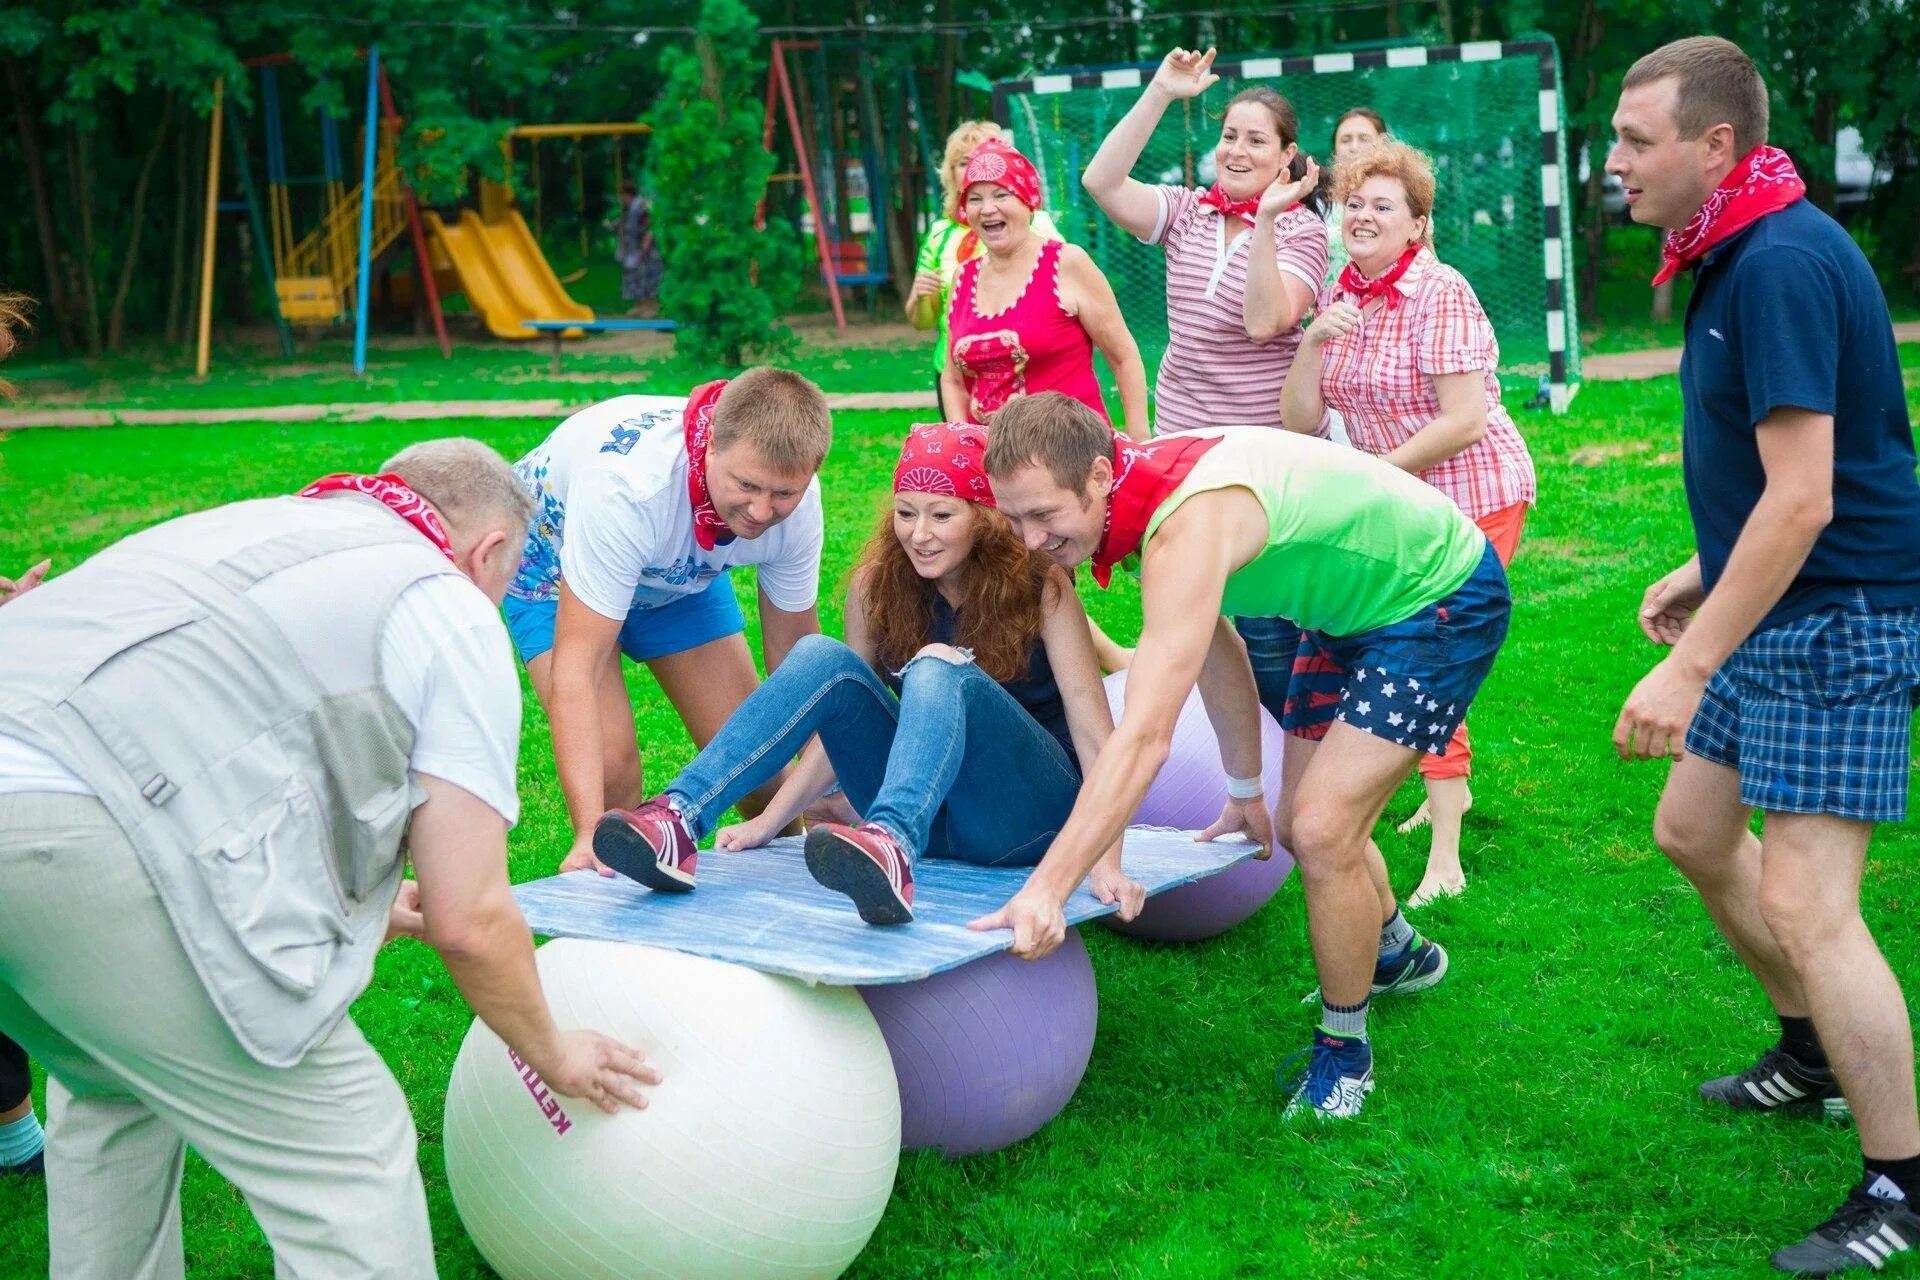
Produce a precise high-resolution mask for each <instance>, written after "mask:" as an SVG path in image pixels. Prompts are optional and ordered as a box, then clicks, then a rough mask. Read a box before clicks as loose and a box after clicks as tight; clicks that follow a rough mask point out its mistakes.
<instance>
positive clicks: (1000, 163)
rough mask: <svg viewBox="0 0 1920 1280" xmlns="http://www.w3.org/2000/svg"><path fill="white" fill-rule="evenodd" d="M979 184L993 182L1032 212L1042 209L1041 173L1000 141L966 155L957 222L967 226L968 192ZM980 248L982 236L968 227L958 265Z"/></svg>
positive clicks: (989, 139) (991, 141)
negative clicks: (1032, 210)
mask: <svg viewBox="0 0 1920 1280" xmlns="http://www.w3.org/2000/svg"><path fill="white" fill-rule="evenodd" d="M976 182H992V183H997V184H999V185H1000V186H1003V187H1005V188H1006V189H1007V190H1009V191H1011V192H1013V194H1014V198H1015V199H1017V200H1018V201H1020V203H1021V204H1024V205H1025V206H1027V208H1029V209H1038V208H1039V207H1040V172H1039V170H1037V169H1035V168H1034V167H1033V161H1031V160H1029V159H1027V158H1026V157H1025V156H1023V155H1021V154H1020V153H1019V152H1018V151H1015V150H1014V149H1013V148H1012V147H1010V146H1008V145H1007V144H1006V143H1005V142H1003V141H1002V140H1000V139H999V138H988V139H987V140H986V141H985V142H983V143H981V144H980V145H979V146H977V147H975V148H974V149H973V150H972V151H971V152H969V153H968V154H967V167H966V170H965V172H963V173H962V174H961V175H960V208H959V209H958V211H957V212H956V213H955V216H954V219H953V220H954V221H955V222H958V223H961V224H962V225H967V188H968V187H971V186H972V185H973V184H974V183H976ZM979 246H980V233H979V232H977V231H975V230H973V228H972V227H971V226H970V225H967V234H966V235H964V236H962V237H960V250H959V254H958V256H957V258H956V260H957V261H959V262H966V261H968V260H970V259H971V258H972V257H973V255H974V251H975V250H976V249H978V248H979Z"/></svg>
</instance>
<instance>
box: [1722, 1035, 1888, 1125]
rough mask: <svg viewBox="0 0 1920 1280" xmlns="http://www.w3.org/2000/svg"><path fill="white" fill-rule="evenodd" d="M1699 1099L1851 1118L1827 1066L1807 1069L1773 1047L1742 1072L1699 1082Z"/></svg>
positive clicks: (1755, 1108)
mask: <svg viewBox="0 0 1920 1280" xmlns="http://www.w3.org/2000/svg"><path fill="white" fill-rule="evenodd" d="M1700 1096H1701V1097H1703V1098H1705V1099H1706V1100H1707V1101H1709V1102H1724V1103H1725V1104H1726V1105H1728V1106H1729V1107H1732V1108H1733V1109H1734V1110H1735V1111H1811V1110H1813V1109H1815V1108H1819V1109H1820V1110H1821V1111H1822V1112H1824V1113H1825V1115H1826V1116H1827V1117H1828V1118H1829V1119H1833V1120H1845V1119H1846V1118H1847V1117H1848V1116H1850V1115H1852V1114H1853V1113H1852V1111H1851V1110H1850V1109H1849V1108H1848V1106H1847V1099H1846V1097H1845V1095H1843V1094H1842V1093H1841V1092H1840V1082H1839V1081H1838V1080H1836V1079H1834V1077H1833V1071H1832V1070H1831V1069H1830V1068H1827V1067H1810V1066H1808V1065H1807V1064H1806V1063H1804V1062H1801V1061H1800V1060H1799V1059H1798V1058H1796V1057H1794V1056H1793V1055H1792V1054H1790V1053H1788V1052H1787V1051H1786V1050H1785V1049H1783V1048H1781V1047H1780V1046H1779V1045H1774V1046H1773V1047H1772V1048H1771V1049H1768V1050H1767V1051H1766V1052H1765V1053H1763V1054H1761V1055H1760V1061H1758V1062H1756V1063H1754V1064H1753V1065H1752V1066H1750V1067H1748V1068H1747V1069H1746V1070H1745V1071H1741V1072H1737V1073H1735V1074H1734V1075H1730V1076H1716V1077H1715V1078H1713V1079H1712V1080H1707V1081H1704V1082H1702V1084H1701V1085H1700Z"/></svg>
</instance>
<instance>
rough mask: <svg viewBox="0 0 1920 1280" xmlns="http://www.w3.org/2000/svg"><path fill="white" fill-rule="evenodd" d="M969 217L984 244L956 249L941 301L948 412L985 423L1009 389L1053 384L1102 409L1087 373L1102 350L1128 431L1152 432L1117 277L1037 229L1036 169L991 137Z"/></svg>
mask: <svg viewBox="0 0 1920 1280" xmlns="http://www.w3.org/2000/svg"><path fill="white" fill-rule="evenodd" d="M965 181H966V206H965V208H966V215H967V223H968V226H969V227H970V228H971V230H970V232H969V235H970V236H977V237H978V238H979V243H980V245H981V246H982V247H984V248H985V249H986V253H985V254H984V255H982V256H980V257H975V258H971V259H969V258H968V255H967V254H966V253H965V252H962V254H961V255H960V256H961V258H962V261H963V265H962V266H961V268H960V274H959V277H958V278H957V279H956V280H955V282H954V289H953V298H952V301H951V302H950V303H949V304H948V312H947V332H948V342H949V346H948V360H947V367H946V371H945V372H944V373H942V374H941V377H940V399H941V407H942V410H943V411H944V412H945V414H946V416H947V418H948V419H949V420H950V421H954V422H980V423H984V422H986V421H987V418H988V416H989V415H990V414H992V413H993V412H994V411H995V410H996V409H999V408H1000V407H1001V406H1002V405H1004V404H1006V403H1007V401H1009V400H1011V399H1013V398H1014V397H1016V396H1023V395H1032V394H1033V393H1035V392H1038V391H1058V392H1061V393H1062V394H1065V395H1069V396H1072V397H1073V398H1074V399H1075V400H1078V401H1080V402H1081V403H1082V404H1084V405H1086V406H1087V407H1088V408H1090V409H1092V410H1093V411H1094V412H1095V413H1097V414H1099V415H1100V416H1101V418H1102V419H1106V418H1107V410H1106V405H1105V404H1104V403H1102V401H1101V398H1100V383H1099V379H1098V378H1096V377H1095V376H1094V371H1093V353H1094V350H1095V348H1098V349H1099V351H1100V354H1101V355H1103V356H1105V357H1106V361H1107V365H1108V367H1110V368H1111V369H1112V370H1113V375H1114V380H1115V381H1116V382H1118V383H1119V387H1120V405H1121V414H1122V418H1123V420H1124V422H1125V423H1126V428H1127V434H1128V435H1130V436H1132V437H1133V438H1135V439H1137V440H1144V439H1145V438H1146V434H1147V377H1146V368H1145V366H1144V365H1143V364H1142V363H1141V360H1140V349H1139V347H1138V346H1136V345H1135V344H1134V341H1133V335H1132V334H1131V333H1129V332H1128V330H1127V324H1126V321H1125V320H1124V319H1123V318H1122V317H1121V315H1120V304H1119V302H1118V301H1117V300H1116V299H1115V298H1114V296H1113V287H1112V286H1111V285H1109V284H1108V283H1107V278H1106V277H1105V276H1104V275H1102V274H1101V273H1100V269H1099V268H1098V267H1096V266H1095V265H1094V264H1093V259H1091V258H1089V257H1088V256H1087V254H1086V251H1085V250H1083V249H1081V248H1079V247H1078V246H1076V245H1069V244H1062V243H1060V242H1059V241H1057V240H1043V239H1041V238H1040V237H1039V236H1037V235H1035V234H1034V233H1033V229H1032V222H1033V213H1034V211H1035V210H1036V209H1038V208H1039V207H1040V177H1039V174H1038V173H1037V172H1036V171H1035V170H1034V167H1033V165H1032V164H1031V163H1030V162H1029V161H1028V160H1027V158H1026V157H1025V156H1023V155H1021V154H1020V153H1019V152H1018V151H1015V150H1014V149H1013V148H1011V147H1009V146H1007V145H1006V144H1005V143H1003V142H1000V141H999V140H997V139H989V140H988V141H986V142H983V143H982V144H980V146H978V147H976V148H975V149H974V152H973V155H972V156H971V157H970V158H969V159H968V161H967V169H966V177H965Z"/></svg>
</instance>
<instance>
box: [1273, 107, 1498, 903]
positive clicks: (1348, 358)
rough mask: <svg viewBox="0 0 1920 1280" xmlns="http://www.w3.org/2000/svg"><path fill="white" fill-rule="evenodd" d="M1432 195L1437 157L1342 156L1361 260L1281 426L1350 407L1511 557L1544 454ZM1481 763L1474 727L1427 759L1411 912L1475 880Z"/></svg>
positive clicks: (1294, 374) (1320, 329)
mask: <svg viewBox="0 0 1920 1280" xmlns="http://www.w3.org/2000/svg"><path fill="white" fill-rule="evenodd" d="M1433 193H1434V179H1433V165H1432V163H1431V162H1430V161H1429V160H1428V159H1427V157H1426V156H1425V155H1423V154H1422V153H1421V152H1419V151H1416V150H1415V149H1414V148H1412V147H1410V146H1408V145H1406V144H1405V143H1403V142H1398V141H1395V140H1393V139H1385V140H1382V141H1381V142H1380V143H1378V144H1377V145H1375V146H1374V147H1372V148H1370V149H1369V150H1367V151H1366V152H1364V153H1363V154H1360V155H1356V156H1354V157H1352V158H1351V159H1349V160H1345V161H1343V162H1341V164H1340V166H1339V168H1338V169H1337V170H1336V172H1335V175H1334V183H1333V197H1334V201H1335V203H1336V204H1337V205H1338V206H1339V207H1340V209H1341V211H1342V222H1341V240H1342V243H1343V244H1345V246H1346V249H1347V254H1348V256H1349V258H1350V259H1351V261H1350V262H1349V263H1348V265H1347V267H1346V269H1345V270H1344V271H1342V272H1341V273H1340V275H1339V276H1338V277H1337V278H1336V279H1335V280H1334V282H1333V283H1332V284H1330V285H1328V286H1327V287H1326V288H1324V289H1322V290H1321V291H1320V296H1319V298H1318V299H1317V300H1316V303H1315V310H1316V311H1317V312H1318V315H1317V317H1316V318H1315V320H1314V322H1313V324H1312V325H1311V326H1310V327H1309V328H1308V329H1307V332H1306V336H1305V337H1304V338H1303V339H1302V340H1301V343H1300V351H1299V353H1298V355H1296V356H1295V357H1294V363H1293V368H1292V369H1291V370H1290V371H1289V372H1288V374H1287V382H1286V387H1285V389H1284V390H1283V391H1282V392H1281V410H1280V411H1281V418H1282V420H1283V421H1284V422H1285V424H1286V426H1287V428H1288V429H1289V430H1292V431H1303V432H1318V431H1321V430H1322V423H1323V422H1324V421H1325V420H1326V410H1328V409H1333V410H1335V411H1337V412H1338V413H1339V414H1340V415H1341V416H1342V418H1343V419H1344V420H1345V422H1346V429H1347V434H1348V437H1349V438H1350V439H1351V440H1352V442H1353V445H1354V447H1355V448H1358V449H1364V450H1366V451H1367V452H1368V453H1373V454H1378V455H1380V456H1381V457H1383V458H1385V459H1386V460H1387V461H1388V462H1391V463H1393V464H1394V465H1395V466H1398V467H1400V468H1401V469H1402V470H1405V471H1410V472H1412V473H1413V474H1415V475H1417V476H1419V477H1420V478H1421V479H1422V480H1425V481H1426V482H1427V483H1428V484H1430V485H1432V486H1433V487H1434V488H1436V489H1439V490H1440V491H1441V492H1443V493H1445V494H1447V495H1448V496H1449V497H1451V498H1452V499H1453V500H1454V501H1455V502H1456V503H1458V504H1459V506H1460V508H1461V510H1463V511H1465V512H1466V513H1467V514H1468V515H1469V516H1471V517H1472V518H1473V520H1474V522H1475V523H1476V524H1478V525H1479V526H1480V528H1481V530H1482V531H1483V532H1485V533H1486V535H1487V539H1488V541H1490V542H1492V543H1493V546H1494V549H1495V550H1496V551H1497V552H1498V553H1499V555H1500V559H1501V561H1502V562H1503V563H1504V562H1506V561H1509V560H1511V559H1512V558H1513V553H1514V550H1515V549H1516V548H1517V547H1518V546H1519V543H1520V529H1521V526H1522V524H1523V523H1525V520H1526V515H1527V508H1528V507H1529V506H1531V505H1532V504H1533V501H1534V496H1535V488H1534V476H1533V459H1532V457H1531V456H1530V455H1529V454H1528V453H1527V446H1526V442H1525V441H1523V440H1522V439H1521V438H1520V432H1519V431H1518V429H1516V428H1515V427H1514V425H1513V419H1512V418H1511V417H1510V416H1508V414H1507V410H1506V407H1505V406H1504V405H1502V404H1501V403H1500V382H1499V379H1498V378H1496V377H1495V375H1494V370H1495V368H1496V367H1497V366H1498V364H1499V346H1498V344H1497V343H1496V342H1495V341H1494V335H1493V325H1492V324H1491V323H1490V322H1489V321H1488V320H1487V313H1486V311H1485V310H1484V309H1483V308H1482V307H1481V305H1480V299H1479V298H1477V297H1475V296H1474V292H1473V286H1471V285H1469V284H1468V283H1467V281H1466V277H1464V276H1462V275H1461V274H1460V273H1459V272H1458V271H1455V270H1454V269H1453V268H1452V267H1449V266H1447V265H1446V264H1445V263H1443V262H1441V261H1440V260H1439V259H1438V258H1436V257H1435V256H1434V253H1433V248H1432V244H1431V241H1432V236H1433ZM1472 759H1473V756H1472V752H1471V750H1470V748H1469V746H1468V741H1467V731H1466V726H1465V725H1464V724H1463V725H1462V726H1461V727H1460V731H1459V732H1458V733H1456V734H1455V735H1454V738H1453V741H1452V743H1451V744H1449V746H1448V748H1447V753H1446V755H1445V756H1428V757H1426V758H1425V759H1423V760H1422V761H1421V763H1420V774H1421V777H1422V779H1423V780H1424V781H1425V782H1426V784H1427V804H1426V805H1425V806H1423V807H1424V808H1425V809H1426V810H1427V811H1428V812H1429V814H1430V815H1431V820H1432V823H1433V846H1432V851H1431V853H1430V854H1429V855H1428V858H1427V870H1426V874H1425V876H1423V877H1422V878H1421V881H1420V887H1419V888H1418V889H1417V890H1415V891H1414V894H1413V896H1412V897H1411V898H1410V899H1409V903H1410V904H1411V905H1414V906H1418V905H1420V904H1421V903H1423V902H1427V901H1430V900H1432V899H1433V898H1435V897H1438V896H1440V895H1443V894H1449V893H1457V892H1459V891H1460V890H1461V889H1462V888H1464V887H1465V885H1466V875H1465V873H1464V872H1463V871H1462V870H1461V867H1460V820H1461V816H1462V815H1463V814H1464V813H1465V812H1466V811H1467V809H1468V808H1470V807H1471V806H1472V803H1473V797H1472V793H1471V792H1470V791H1469V790H1468V789H1467V776H1468V774H1469V773H1470V772H1471V768H1472ZM1417 819H1418V815H1416V820H1417ZM1409 825H1411V824H1409Z"/></svg>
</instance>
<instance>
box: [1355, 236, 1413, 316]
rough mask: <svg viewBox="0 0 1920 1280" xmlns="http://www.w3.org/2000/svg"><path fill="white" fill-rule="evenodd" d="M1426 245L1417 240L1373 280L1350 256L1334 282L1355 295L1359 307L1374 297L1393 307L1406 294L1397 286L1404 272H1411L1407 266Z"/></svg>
mask: <svg viewBox="0 0 1920 1280" xmlns="http://www.w3.org/2000/svg"><path fill="white" fill-rule="evenodd" d="M1424 248H1426V245H1424V244H1423V243H1422V242H1420V241H1418V240H1415V241H1414V242H1413V243H1412V244H1410V245H1408V246H1407V248H1406V252H1404V253H1402V254H1401V255H1400V256H1399V257H1397V258H1395V259H1394V260H1393V265H1392V266H1390V267H1388V268H1387V269H1386V270H1385V271H1382V272H1381V273H1380V275H1379V276H1378V277H1377V278H1376V279H1373V280H1369V279H1367V278H1366V277H1365V276H1364V275H1362V274H1360V266H1359V264H1358V263H1356V262H1353V261H1351V260H1349V261H1348V263H1347V265H1346V266H1345V268H1343V269H1342V270H1341V272H1340V279H1339V280H1337V281H1335V282H1334V284H1335V287H1336V288H1338V289H1339V290H1340V292H1342V293H1344V294H1347V295H1348V296H1350V297H1351V298H1352V299H1353V303H1354V305H1355V306H1357V307H1364V306H1366V305H1367V303H1369V302H1371V301H1372V300H1373V299H1375V298H1378V299H1380V301H1381V305H1382V306H1384V307H1385V308H1386V309H1387V310H1389V311H1391V310H1393V309H1394V308H1395V307H1397V306H1399V305H1400V303H1401V300H1402V299H1403V298H1404V297H1405V295H1404V294H1402V293H1401V292H1400V291H1399V290H1398V289H1396V288H1394V287H1393V286H1394V285H1395V284H1397V283H1399V280H1400V277H1401V276H1403V275H1405V274H1407V268H1408V267H1410V266H1412V265H1413V260H1414V259H1415V258H1417V257H1419V256H1420V250H1422V249H1424Z"/></svg>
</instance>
